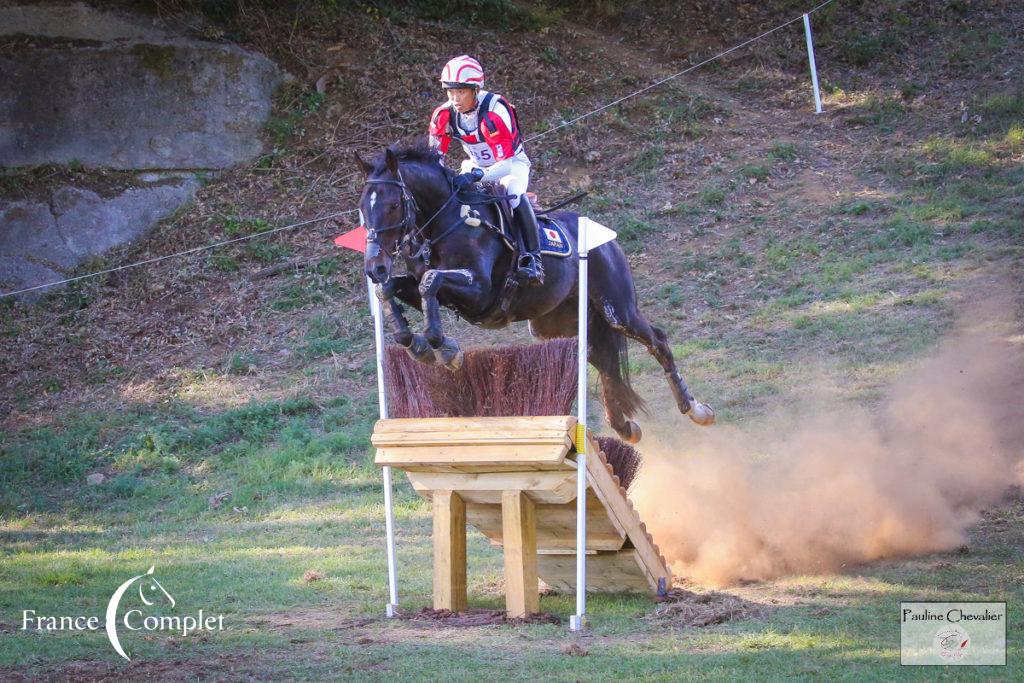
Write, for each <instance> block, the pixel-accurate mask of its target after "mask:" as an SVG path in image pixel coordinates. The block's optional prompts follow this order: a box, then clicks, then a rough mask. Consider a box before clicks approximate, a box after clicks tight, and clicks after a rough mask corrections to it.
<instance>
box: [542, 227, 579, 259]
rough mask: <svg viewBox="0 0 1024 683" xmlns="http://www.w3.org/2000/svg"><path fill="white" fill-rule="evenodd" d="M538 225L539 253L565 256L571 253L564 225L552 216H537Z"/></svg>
mask: <svg viewBox="0 0 1024 683" xmlns="http://www.w3.org/2000/svg"><path fill="white" fill-rule="evenodd" d="M537 224H538V225H539V226H540V253H542V254H544V255H545V256H558V257H560V258H565V257H567V256H571V255H572V247H571V246H569V240H567V239H566V238H565V227H564V226H563V225H562V224H561V223H559V222H558V221H556V220H555V219H553V218H542V217H538V219H537Z"/></svg>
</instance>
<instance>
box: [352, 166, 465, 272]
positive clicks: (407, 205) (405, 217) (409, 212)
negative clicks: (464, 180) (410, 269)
mask: <svg viewBox="0 0 1024 683" xmlns="http://www.w3.org/2000/svg"><path fill="white" fill-rule="evenodd" d="M366 184H367V185H394V186H396V187H398V188H400V189H401V190H402V219H401V220H399V221H398V222H396V223H392V224H391V225H385V226H383V227H380V228H371V227H370V226H369V225H366V226H365V227H366V245H367V252H368V253H369V247H370V245H373V246H375V247H377V249H378V250H380V251H383V248H382V247H381V244H380V240H379V239H378V235H380V234H381V233H383V232H390V231H392V230H398V229H399V228H402V229H404V230H407V231H409V232H407V233H406V234H405V235H404V236H403V237H402V239H400V240H397V241H396V242H395V250H394V251H393V252H391V254H390V256H391V257H392V258H395V257H397V256H398V252H399V251H400V250H401V249H402V247H403V246H408V247H409V251H410V253H411V252H412V247H413V246H417V251H416V254H413V258H423V260H424V262H429V260H430V243H431V241H434V242H438V241H440V239H441V238H442V237H444V236H446V235H447V234H448V233H449V232H451V231H452V229H454V228H455V227H457V224H456V225H453V226H452V227H451V228H449V229H448V230H446V231H445V232H444V233H443V234H442V235H440V236H439V237H437V238H436V239H434V240H428V239H424V240H420V238H421V236H422V235H423V233H424V231H425V230H426V229H427V227H429V226H430V224H431V223H432V222H433V221H434V219H435V218H437V217H438V215H439V214H440V213H441V212H442V211H444V210H445V207H447V206H448V205H449V204H451V202H452V199H454V198H455V197H456V196H458V192H457V191H453V192H452V194H451V195H450V196H449V197H448V199H447V200H446V201H445V203H444V204H442V205H441V208H439V209H438V210H437V211H435V212H434V215H433V216H431V217H430V218H428V219H427V220H426V222H424V223H423V225H420V226H417V225H416V215H417V214H418V213H419V211H420V207H419V205H418V204H417V203H416V199H415V197H413V196H412V193H411V192H409V187H408V186H407V185H406V184H405V180H404V179H403V178H402V172H401V171H398V180H392V179H390V178H367V180H366ZM365 222H366V223H369V221H368V220H367V221H365ZM460 222H461V221H460ZM410 226H412V228H414V230H411V231H410Z"/></svg>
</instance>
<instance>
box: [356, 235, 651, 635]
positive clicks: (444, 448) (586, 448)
mask: <svg viewBox="0 0 1024 683" xmlns="http://www.w3.org/2000/svg"><path fill="white" fill-rule="evenodd" d="M613 239H615V233H614V232H613V231H612V230H609V229H608V228H606V227H605V226H603V225H600V224H599V223H595V222H594V221H592V220H590V219H589V218H586V217H583V216H581V217H580V219H579V242H578V245H577V251H578V253H577V262H578V267H579V278H578V280H577V282H578V283H579V284H578V292H577V295H578V296H577V299H578V301H579V310H578V320H577V335H576V336H577V341H578V343H579V351H578V354H577V358H578V361H577V372H578V375H577V398H576V410H577V416H576V421H575V422H573V421H572V420H573V418H571V417H558V418H491V419H497V420H527V421H529V420H549V419H556V420H564V421H565V422H564V424H562V423H561V422H559V423H558V425H559V426H558V427H557V428H555V429H553V430H552V429H547V430H544V429H542V430H541V432H545V434H544V438H550V439H552V440H553V441H554V442H557V443H558V444H559V445H558V446H557V448H556V447H555V445H554V444H553V443H549V444H546V446H547V447H548V448H549V450H551V449H553V450H557V451H558V452H559V455H557V456H553V457H554V460H555V461H554V462H540V463H534V464H533V465H529V463H527V464H524V462H523V461H522V458H518V457H517V456H516V455H515V454H519V453H522V452H525V450H524V449H526V447H527V446H528V445H536V443H535V442H534V441H530V439H531V438H533V437H531V436H530V434H531V432H530V429H532V428H534V427H536V426H538V425H539V424H540V423H538V425H534V424H530V423H529V422H517V423H514V424H512V423H510V424H511V426H512V427H515V428H514V429H506V431H504V432H501V433H502V434H505V436H503V437H500V438H497V439H495V438H493V437H486V436H484V435H485V434H488V433H492V432H491V430H492V429H493V428H494V427H495V426H496V425H497V423H495V424H484V423H482V422H481V421H482V420H483V421H486V419H487V418H463V420H468V422H460V421H459V420H458V419H455V418H438V419H446V420H449V422H447V423H446V424H445V425H442V426H438V425H441V424H442V423H434V422H430V421H429V420H418V421H414V422H418V423H419V425H420V428H419V432H418V433H434V434H435V437H432V438H434V439H435V440H434V441H433V442H431V443H430V444H419V445H416V444H410V443H409V442H408V440H406V441H404V442H403V441H402V439H401V437H400V434H401V433H402V432H401V429H402V427H405V428H406V429H412V430H413V432H414V433H417V432H416V429H417V427H416V425H415V424H414V423H413V422H408V421H406V422H402V421H400V420H394V421H392V420H388V419H387V418H388V407H387V397H386V394H385V391H384V369H383V356H384V331H383V320H382V318H383V315H382V313H381V308H380V301H379V300H378V299H377V297H376V295H375V293H374V287H373V283H372V282H371V281H370V279H369V278H367V280H366V285H367V289H368V294H369V298H370V311H371V313H372V314H373V321H374V342H375V346H376V350H377V397H378V402H379V407H380V416H381V420H380V421H379V422H378V423H377V428H376V429H375V431H374V436H373V438H374V444H375V445H376V446H377V447H378V448H380V449H382V450H384V451H390V452H391V453H392V455H390V456H389V455H386V454H385V455H384V456H383V458H384V459H383V460H381V456H380V454H378V460H377V462H378V464H379V465H381V470H382V472H383V478H384V522H385V530H386V532H385V533H386V539H387V547H386V551H387V561H388V603H387V615H388V616H389V617H394V616H395V615H396V610H397V608H398V578H397V571H396V560H395V532H394V528H395V520H394V510H393V507H392V502H391V494H392V483H391V469H392V466H397V467H401V468H402V469H405V470H406V472H407V473H408V474H409V476H410V478H413V477H414V476H416V477H421V475H429V474H432V473H433V474H451V475H459V474H464V475H477V479H479V477H480V476H481V475H505V478H504V479H502V478H500V477H498V478H494V477H493V476H492V477H489V478H488V481H486V482H485V483H486V485H488V486H491V487H492V488H490V489H486V490H490V491H492V492H494V491H499V490H500V491H501V502H500V508H496V507H495V506H498V505H499V503H498V502H497V501H492V502H480V503H475V502H470V503H467V497H470V498H471V497H473V494H470V493H468V492H469V491H472V490H473V487H472V486H468V485H467V484H466V481H469V480H470V479H471V478H465V477H463V478H449V481H447V482H444V488H437V487H434V488H430V487H428V485H427V484H425V483H422V482H421V487H422V488H418V489H417V490H419V491H420V493H421V494H422V495H424V496H429V497H430V498H431V501H432V504H433V508H434V565H435V568H434V604H435V606H437V605H438V604H443V605H451V606H448V607H447V609H453V610H455V607H458V606H464V605H465V602H466V597H465V593H466V590H465V589H466V569H465V566H466V562H465V556H466V543H465V528H466V523H467V522H468V523H471V524H473V525H474V526H477V527H478V528H480V529H481V531H483V532H484V533H485V534H487V535H488V537H489V538H490V539H491V541H492V542H494V543H497V544H500V545H502V546H503V547H504V548H505V578H506V583H507V584H508V586H507V590H508V591H511V592H512V593H513V602H514V604H513V602H509V612H510V613H512V614H514V615H516V614H528V613H529V612H530V611H531V610H535V609H536V604H537V600H538V598H537V591H536V590H535V587H536V583H537V581H536V579H537V576H538V575H540V576H542V577H544V578H545V580H547V579H548V578H550V579H551V580H552V585H555V586H561V587H563V588H574V589H575V590H576V613H575V614H574V615H572V617H570V619H569V628H570V629H571V630H573V631H582V630H583V629H584V628H586V603H587V589H588V588H589V589H599V585H600V584H598V585H595V584H594V583H593V582H589V583H588V581H587V565H588V563H591V564H592V563H593V562H597V563H598V564H596V565H595V566H597V567H602V566H605V565H609V566H615V567H621V566H625V567H628V568H629V569H630V570H631V569H632V565H630V564H629V562H628V561H626V560H625V559H623V558H626V557H629V551H633V557H634V558H635V559H636V560H637V562H639V563H640V566H641V569H642V571H643V572H646V574H645V575H644V579H645V580H647V581H648V584H650V585H651V586H656V587H658V588H659V589H660V588H662V587H665V586H667V585H668V583H669V580H670V576H669V573H668V569H667V567H666V565H665V560H664V558H662V557H660V553H658V552H657V547H656V546H654V544H653V541H651V539H650V536H648V535H647V531H646V528H644V526H643V524H642V523H641V522H640V520H639V518H637V517H636V514H635V512H633V511H632V506H631V505H630V504H629V500H628V499H627V498H626V496H625V491H624V490H621V489H620V488H619V487H618V485H617V483H614V482H612V483H606V484H605V485H603V486H602V485H601V484H599V483H597V480H599V479H602V478H604V479H608V478H609V477H611V476H612V475H611V472H610V470H608V469H607V465H608V463H607V460H606V459H605V458H604V457H603V455H602V454H601V452H600V449H598V448H597V447H596V443H595V442H594V440H593V439H592V437H591V435H590V432H588V431H587V428H586V425H587V422H586V421H587V306H588V301H589V299H588V296H587V284H588V280H587V254H588V250H589V249H594V248H597V247H598V246H600V245H601V244H604V243H605V242H608V241H610V240H613ZM474 424H475V425H476V426H475V427H474V426H473V425H474ZM389 425H394V426H395V428H396V429H397V430H398V431H395V432H392V431H391V430H392V427H391V426H389ZM429 425H435V426H434V427H429V428H428V426H429ZM519 428H522V429H519ZM431 430H433V431H431ZM522 430H526V431H525V432H524V431H522ZM552 431H553V433H547V432H552ZM474 432H475V433H476V434H477V436H475V437H468V435H469V434H472V433H474ZM387 434H391V436H390V437H389V436H386V435H387ZM452 434H456V435H458V434H461V435H462V436H463V437H467V438H470V441H467V442H465V443H463V444H461V445H455V444H453V443H451V442H449V441H446V440H445V439H446V438H448V435H452ZM396 436H398V438H397V439H395V438H394V437H396ZM416 438H418V437H416ZM473 438H475V439H477V442H471V439H473ZM403 443H404V444H406V445H402V444H403ZM403 449H413V450H405V451H404V453H405V455H397V453H400V452H403ZM467 449H469V450H467ZM570 451H572V452H571V453H570ZM454 452H459V453H461V454H463V455H466V454H471V453H472V454H471V455H469V456H468V457H469V458H470V460H472V459H473V458H476V459H477V461H479V462H475V463H474V464H471V463H469V462H466V461H464V462H461V463H455V464H452V463H448V462H445V460H444V459H445V457H447V454H449V453H454ZM509 453H511V454H513V455H512V456H511V457H512V460H511V461H507V460H504V458H508V457H510V456H509ZM588 455H593V456H595V458H596V460H595V459H594V458H590V457H588ZM485 456H486V457H485ZM391 457H393V458H396V460H394V462H389V461H388V458H391ZM421 457H427V458H428V460H429V462H424V461H421V460H419V459H418V458H421ZM548 457H549V458H551V457H552V456H551V454H550V453H549V454H548ZM488 458H490V459H488ZM528 465H529V466H528ZM467 467H471V468H484V469H482V470H479V469H478V470H476V471H473V470H467V469H466V468H467ZM524 468H525V469H524ZM560 471H561V472H566V471H568V472H575V479H576V491H575V509H576V515H575V520H574V524H575V535H576V543H575V548H574V552H573V553H571V554H572V555H574V564H575V574H574V575H572V576H570V573H571V572H569V569H568V567H569V563H568V562H567V560H566V559H565V558H564V557H563V556H564V555H567V554H570V553H566V552H562V553H559V552H557V550H559V549H561V550H563V551H564V540H560V541H559V542H557V543H556V542H555V541H552V543H553V544H554V547H551V548H549V547H548V546H547V545H545V543H546V542H547V541H546V540H545V541H543V542H540V543H538V533H540V532H539V528H546V527H543V522H545V521H546V520H547V519H548V518H549V516H550V517H552V518H556V517H558V516H559V513H562V514H564V510H556V509H549V508H547V507H544V506H546V505H554V506H557V505H563V506H564V505H569V506H572V496H570V497H569V498H568V499H567V500H566V501H564V502H562V503H538V502H537V501H536V497H537V495H539V492H540V491H541V489H539V488H517V487H516V486H514V485H513V484H514V482H513V481H512V478H511V477H509V476H508V475H510V474H517V473H518V474H520V475H522V474H523V473H526V474H531V473H536V472H541V473H548V472H556V473H557V472H560ZM533 476H538V475H533ZM543 476H547V477H554V478H557V475H550V474H545V475H543ZM421 479H422V477H421ZM560 481H561V484H562V486H563V487H564V485H565V483H566V480H564V479H562V480H560ZM499 482H500V483H502V486H501V487H497V484H498V483H499ZM434 483H436V482H434ZM413 484H414V486H415V485H416V481H415V479H414V480H413ZM459 486H463V487H464V488H458V487H459ZM467 486H468V488H465V487H467ZM481 490H483V489H481ZM428 492H429V493H428ZM563 495H568V493H565V494H563ZM590 498H594V499H595V501H597V502H599V503H600V504H601V509H603V510H604V512H605V513H606V514H605V515H598V517H597V519H595V522H594V523H595V524H598V525H599V526H600V525H601V524H602V523H604V522H605V521H606V520H605V516H606V517H607V521H609V522H610V524H611V525H612V526H613V527H615V528H616V529H617V530H618V531H619V532H620V534H619V535H620V536H621V538H622V543H621V544H620V545H619V547H618V549H617V550H615V551H614V552H615V553H619V554H621V555H616V556H615V557H611V556H607V555H601V554H600V553H601V552H611V551H610V550H606V551H601V550H599V549H598V548H597V547H596V544H597V541H595V542H594V543H595V545H594V547H593V550H592V549H591V538H592V537H593V538H595V539H596V538H597V537H598V536H599V534H597V533H591V532H588V530H587V525H588V520H589V518H590V517H591V516H592V514H591V512H590V509H592V508H594V504H590V505H588V500H589V499H590ZM477 505H480V506H485V507H487V506H489V507H490V509H491V510H492V512H491V516H492V518H493V517H494V515H493V509H499V510H500V519H501V522H500V524H498V523H496V522H493V521H492V523H491V524H490V525H488V524H487V523H485V522H484V521H483V517H482V516H481V515H482V514H483V513H482V512H480V514H477V513H478V508H476V507H475V506H477ZM627 509H628V510H629V512H630V513H631V514H626V512H625V510H627ZM538 519H540V520H541V522H538ZM538 524H541V526H540V527H538ZM563 526H565V525H564V524H563ZM497 528H500V530H501V535H500V536H497V532H496V529H497ZM487 529H490V531H491V533H488V531H487ZM634 529H635V530H636V531H630V530H634ZM557 536H558V538H559V539H564V538H565V536H564V534H558V535H557ZM540 538H543V539H546V538H547V537H546V536H541V537H540ZM627 544H629V547H627ZM624 550H625V551H627V552H626V553H625V554H622V553H623V551H624ZM592 552H593V553H594V556H593V557H592V558H591V557H590V555H591V553H592ZM655 559H656V560H657V561H655ZM439 565H440V568H439ZM510 567H511V569H510ZM598 573H599V575H600V574H602V573H603V575H604V578H605V580H608V578H607V577H608V576H610V575H612V574H614V573H615V572H613V571H612V570H610V569H609V570H605V571H604V572H601V571H600V570H598ZM623 573H624V574H629V573H630V572H628V571H624V572H623ZM634 578H635V577H634ZM652 581H653V582H654V583H653V584H652ZM659 582H661V583H660V584H659ZM627 583H628V582H626V581H611V580H608V585H609V586H613V587H611V588H609V590H623V589H624V588H627V587H628V586H627V585H626V584H627ZM446 595H447V596H448V597H445V596H446ZM439 596H440V602H439ZM452 606H455V607H452ZM456 611H457V610H456Z"/></svg>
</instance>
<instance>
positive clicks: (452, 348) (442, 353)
mask: <svg viewBox="0 0 1024 683" xmlns="http://www.w3.org/2000/svg"><path fill="white" fill-rule="evenodd" d="M464 357H465V354H463V352H462V347H460V346H459V342H457V341H455V340H453V339H449V338H448V337H445V338H444V342H443V343H442V344H441V346H440V347H438V348H436V349H434V358H435V359H436V360H437V362H438V363H440V364H441V365H443V366H445V367H446V368H448V369H449V370H451V371H452V372H455V371H456V370H458V369H459V368H461V367H462V361H463V358H464Z"/></svg>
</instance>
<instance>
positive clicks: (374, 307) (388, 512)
mask: <svg viewBox="0 0 1024 683" xmlns="http://www.w3.org/2000/svg"><path fill="white" fill-rule="evenodd" d="M366 287H367V291H368V292H369V295H370V313H371V314H372V315H373V342H374V346H375V347H376V349H377V405H378V407H379V408H380V418H381V419H382V420H384V419H387V416H388V399H387V395H386V394H385V393H384V321H383V316H382V315H381V310H380V300H379V299H378V298H377V294H376V292H374V290H373V282H371V281H370V278H366ZM381 469H382V471H383V473H384V528H385V533H386V535H387V555H388V604H387V616H388V617H389V618H390V617H394V616H396V610H397V609H398V575H397V573H396V572H395V511H394V507H393V505H392V502H391V468H390V467H382V468H381Z"/></svg>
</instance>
